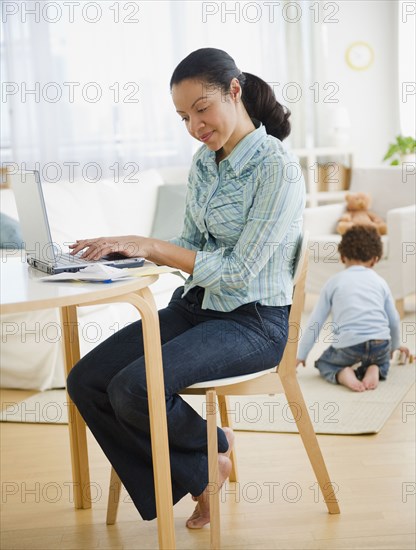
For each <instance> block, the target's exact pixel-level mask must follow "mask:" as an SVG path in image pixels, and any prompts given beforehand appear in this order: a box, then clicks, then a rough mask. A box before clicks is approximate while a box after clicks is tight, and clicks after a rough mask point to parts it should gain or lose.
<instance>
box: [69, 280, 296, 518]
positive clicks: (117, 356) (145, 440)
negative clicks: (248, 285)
mask: <svg viewBox="0 0 416 550" xmlns="http://www.w3.org/2000/svg"><path fill="white" fill-rule="evenodd" d="M182 293H183V287H180V288H178V289H176V290H175V292H174V293H173V295H172V298H171V301H170V303H169V304H168V306H167V307H166V308H165V309H162V310H160V311H159V322H160V332H161V341H162V358H163V372H164V383H165V393H166V411H167V423H168V437H169V449H170V464H171V476H172V494H173V501H174V503H176V502H178V501H179V500H180V499H181V498H182V497H184V496H185V495H186V494H187V493H191V494H192V495H199V494H201V493H202V492H203V490H204V489H205V487H206V485H207V483H208V460H207V434H206V421H205V420H203V419H202V418H201V416H200V415H199V414H197V413H196V412H195V410H194V409H193V408H192V407H191V406H190V405H188V404H187V403H186V402H185V401H184V400H183V399H182V398H181V397H180V396H179V395H178V392H179V391H180V390H181V389H183V388H185V387H187V386H190V385H191V384H194V383H196V382H202V381H206V380H213V379H217V378H227V377H229V376H237V375H243V374H247V373H252V372H256V371H260V370H264V369H268V368H269V367H270V368H273V367H274V366H275V365H277V364H278V363H279V361H280V359H281V357H282V355H283V351H284V347H285V345H286V341H287V336H288V334H287V333H288V310H289V307H288V306H281V307H269V306H261V305H259V304H258V303H254V302H253V303H250V304H246V305H243V306H241V307H239V308H237V309H235V310H234V311H231V312H226V313H225V312H218V311H213V310H202V309H201V303H202V298H203V294H204V289H203V288H200V287H196V288H193V289H192V290H190V291H189V293H188V294H187V295H186V296H185V297H184V298H181V294H182ZM67 388H68V393H69V395H70V396H71V399H72V400H73V401H74V403H75V404H76V406H77V407H78V410H79V412H80V413H81V415H82V416H83V418H84V420H85V422H86V423H87V425H88V427H89V428H90V430H91V432H92V433H93V435H94V437H95V438H96V440H97V441H98V443H99V445H100V446H101V448H102V449H103V451H104V453H105V454H106V456H107V458H108V459H109V461H110V462H111V464H112V465H113V467H114V469H115V470H116V472H117V473H118V475H119V477H120V479H121V481H122V482H123V484H124V486H125V488H126V489H127V491H128V493H129V495H130V497H131V498H132V500H133V502H134V504H135V506H136V508H137V510H138V511H139V513H140V515H141V516H142V517H143V519H146V520H151V519H154V518H155V517H156V503H155V494H154V480H153V468H152V453H151V443H150V424H149V411H148V401H147V388H146V377H145V363H144V350H143V339H142V326H141V321H137V322H135V323H132V324H131V325H129V326H127V327H125V328H123V329H122V330H120V331H119V332H117V333H116V334H114V335H113V336H111V337H110V338H108V339H107V340H105V341H104V342H102V343H101V344H100V345H99V346H97V347H96V348H95V349H94V350H92V351H91V352H90V353H88V354H87V355H86V356H85V357H83V358H82V359H81V360H80V361H79V362H78V363H77V364H76V365H75V366H74V367H73V369H72V370H71V372H70V374H69V376H68V381H67ZM227 449H228V442H227V439H226V437H225V434H224V432H223V430H221V429H220V428H218V451H219V452H222V453H223V452H225V451H227Z"/></svg>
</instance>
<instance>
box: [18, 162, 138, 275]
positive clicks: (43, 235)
mask: <svg viewBox="0 0 416 550" xmlns="http://www.w3.org/2000/svg"><path fill="white" fill-rule="evenodd" d="M10 182H11V186H12V189H13V192H14V197H15V201H16V206H17V212H18V214H19V221H20V226H21V231H22V235H23V240H24V245H25V249H26V259H27V262H28V263H29V264H30V265H31V266H32V267H35V268H36V269H39V270H40V271H44V272H45V273H51V274H54V273H62V272H64V271H72V272H75V271H79V270H80V269H83V268H84V267H87V266H89V265H92V264H97V263H98V264H105V265H110V266H113V267H120V268H123V267H140V266H142V265H143V263H144V258H142V257H136V258H127V257H126V256H123V255H122V254H118V253H112V254H108V255H107V256H103V257H102V258H100V259H99V260H94V261H86V260H84V259H82V258H80V255H81V253H79V254H78V255H74V256H73V255H71V254H69V253H68V252H64V251H63V250H62V249H61V247H60V246H58V245H57V244H56V243H54V242H53V241H52V237H51V232H50V227H49V221H48V214H47V212H46V207H45V200H44V196H43V190H42V184H41V181H40V175H39V172H38V171H37V170H27V171H24V172H23V171H22V172H16V173H14V174H10Z"/></svg>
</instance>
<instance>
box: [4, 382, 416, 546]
mask: <svg viewBox="0 0 416 550" xmlns="http://www.w3.org/2000/svg"><path fill="white" fill-rule="evenodd" d="M26 395H27V392H16V391H14V392H12V391H10V390H9V391H5V390H3V392H2V398H3V402H9V403H10V402H13V401H17V400H19V399H21V398H22V397H24V396H26ZM414 403H415V393H414V389H413V390H412V391H410V392H409V393H408V395H407V396H406V397H405V398H404V399H403V403H402V404H401V405H400V406H399V407H398V408H397V409H396V411H395V412H394V414H393V416H392V417H391V418H390V419H389V421H388V422H387V424H386V425H385V427H384V428H383V430H382V431H381V432H380V433H379V434H377V435H373V436H318V437H319V442H320V445H321V447H322V450H323V453H324V456H325V458H326V461H327V465H328V468H329V471H330V475H331V478H332V480H333V481H334V482H335V483H337V485H338V486H339V491H338V494H337V496H338V498H339V502H340V506H341V512H342V513H341V515H339V516H330V515H328V514H327V512H326V508H325V505H324V503H323V502H322V499H321V497H320V495H319V494H318V493H317V489H316V483H315V480H314V477H313V474H312V471H311V468H310V466H309V462H308V459H307V457H306V453H305V452H304V449H303V447H302V444H301V442H300V438H299V437H298V436H297V435H296V434H270V433H253V432H250V433H249V432H238V433H237V450H238V453H239V466H240V476H241V480H240V482H239V483H238V484H228V485H226V486H225V490H223V497H222V500H223V503H222V518H223V519H222V533H223V535H222V543H223V548H241V549H243V548H244V549H253V550H254V549H261V548H264V549H272V548H279V549H299V550H304V549H338V548H339V549H358V548H359V549H367V548H372V549H377V550H379V549H389V550H390V549H395V550H399V549H414V548H415V498H416V497H415V424H416V422H415V415H414V413H413V414H405V413H406V411H407V413H409V412H410V411H411V410H413V411H414ZM0 428H1V484H2V499H1V508H2V510H1V530H2V532H1V548H2V549H3V550H6V549H19V550H20V549H26V548H31V549H42V550H43V549H62V550H64V549H83V550H85V549H89V548H98V549H104V548H112V549H121V548H123V549H147V548H149V549H154V548H157V533H156V522H154V521H153V522H144V521H142V520H141V519H140V517H139V515H138V513H137V512H136V510H135V508H134V506H133V504H132V503H131V502H129V498H128V495H127V494H126V493H123V502H122V504H121V506H120V513H119V520H118V522H117V524H116V525H114V526H111V527H107V526H106V525H105V509H106V499H107V494H108V493H107V485H108V477H109V472H110V470H109V466H108V463H107V461H106V459H105V457H104V455H103V454H102V452H101V450H100V449H99V447H98V446H97V444H96V443H95V441H94V439H93V438H92V437H90V438H89V450H90V464H91V494H92V497H93V500H94V505H93V508H92V509H91V510H77V511H75V510H74V508H73V491H72V484H71V469H70V463H69V441H68V433H67V427H66V426H65V425H45V424H14V423H2V424H0ZM192 509H193V504H192V502H191V500H190V498H188V497H187V498H185V499H183V500H182V501H181V502H180V503H178V504H177V506H176V507H175V524H176V537H177V547H178V548H184V549H185V548H186V549H188V548H189V549H194V548H195V549H196V548H198V549H205V548H208V544H209V532H208V529H207V528H205V529H203V530H202V531H199V532H195V531H189V530H187V529H186V528H185V526H184V523H185V519H186V517H187V516H188V515H190V513H191V511H192Z"/></svg>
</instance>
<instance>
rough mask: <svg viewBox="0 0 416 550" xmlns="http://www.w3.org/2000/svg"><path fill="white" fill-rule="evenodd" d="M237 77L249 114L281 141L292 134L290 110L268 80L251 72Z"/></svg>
mask: <svg viewBox="0 0 416 550" xmlns="http://www.w3.org/2000/svg"><path fill="white" fill-rule="evenodd" d="M237 78H238V80H239V82H240V84H241V88H242V100H243V103H244V107H245V108H246V111H247V113H248V114H249V116H250V117H251V118H256V119H257V120H259V121H260V122H262V123H263V124H264V126H265V128H266V132H267V133H268V134H270V135H272V136H274V137H277V138H278V139H280V141H283V140H284V139H285V138H287V136H288V135H289V134H290V122H289V117H290V111H289V109H287V108H286V107H284V106H283V105H281V104H280V103H279V102H278V101H277V100H276V97H275V95H274V93H273V90H272V88H271V87H270V86H269V85H268V84H267V82H265V81H264V80H262V79H261V78H259V77H258V76H255V75H254V74H251V73H241V74H240V75H239V76H238V77H237Z"/></svg>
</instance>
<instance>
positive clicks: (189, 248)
mask: <svg viewBox="0 0 416 550" xmlns="http://www.w3.org/2000/svg"><path fill="white" fill-rule="evenodd" d="M170 85H171V92H172V98H173V103H174V105H175V108H176V111H177V112H178V114H179V115H180V117H181V119H182V120H183V121H184V123H185V126H186V129H187V130H188V132H189V133H190V134H191V135H192V136H193V137H194V138H195V139H197V140H198V141H200V142H201V143H202V146H201V147H200V148H199V149H198V151H197V152H196V154H195V155H194V158H193V162H192V167H191V171H190V176H189V182H188V192H187V200H186V212H185V220H184V226H183V231H182V234H181V236H180V237H178V238H175V239H172V240H171V241H170V242H165V241H161V240H157V239H151V238H144V237H140V236H134V235H128V236H123V237H112V238H97V239H89V240H80V241H77V242H76V243H75V244H73V245H71V248H72V253H74V254H75V253H78V252H79V251H82V250H84V253H83V257H84V258H85V259H89V260H90V259H98V258H100V257H101V256H102V255H104V254H108V253H110V252H121V253H124V254H125V255H126V256H143V257H144V258H146V259H148V260H150V261H153V262H155V263H157V264H164V265H169V266H172V267H176V268H179V269H181V270H182V271H185V272H187V273H189V277H188V279H187V280H186V282H185V285H184V287H180V288H178V289H176V291H175V292H174V293H173V295H172V298H171V301H170V303H169V305H168V306H167V307H166V308H165V309H162V310H160V311H159V321H160V331H161V340H162V354H163V370H164V381H165V392H166V409H167V422H168V432H169V445H170V460H171V474H172V491H173V500H174V502H175V503H176V502H177V501H178V500H180V499H181V498H182V497H183V496H185V495H186V494H188V493H190V494H191V495H192V496H193V498H194V500H195V501H197V505H196V508H195V511H194V512H193V514H192V516H191V517H190V518H189V519H188V521H187V526H188V527H189V528H193V529H197V528H200V527H202V526H203V525H205V524H206V523H208V522H209V506H208V498H207V483H208V459H207V435H206V423H205V421H204V420H203V419H202V418H201V417H200V416H199V415H198V414H197V413H196V412H195V411H194V409H192V408H191V407H190V406H189V405H188V404H187V403H186V402H185V401H183V400H182V398H181V397H180V396H179V395H178V393H177V392H179V391H180V390H181V389H183V388H185V387H187V386H189V385H192V384H194V383H197V382H202V381H206V380H212V379H218V378H226V377H229V376H238V375H243V374H248V373H251V372H255V371H259V370H265V369H267V368H268V367H270V368H272V367H273V366H275V365H276V364H277V363H278V362H279V361H280V358H281V356H282V354H283V350H284V347H285V344H286V340H287V330H288V306H289V304H290V303H291V300H292V269H293V263H294V256H295V253H296V245H297V243H298V241H299V238H300V235H301V229H302V212H303V209H304V203H305V185H304V181H303V177H302V174H301V170H300V167H299V164H298V162H297V160H296V159H295V158H294V157H293V156H292V155H291V154H290V153H288V151H287V150H286V148H285V147H284V146H283V144H282V141H283V140H284V139H285V138H286V137H287V136H288V135H289V133H290V123H289V121H288V118H289V115H290V113H289V112H287V111H286V109H285V108H283V107H282V106H281V105H280V104H279V103H278V102H277V101H276V99H275V97H274V94H273V91H272V89H271V88H270V87H269V86H268V84H267V83H266V82H264V81H263V80H261V79H259V78H258V77H256V76H253V75H251V74H249V73H243V72H241V71H240V70H239V69H238V68H237V67H236V65H235V62H234V60H233V59H232V58H231V57H230V56H229V55H228V54H227V53H225V52H224V51H222V50H217V49H214V48H204V49H201V50H197V51H195V52H193V53H191V54H190V55H189V56H188V57H186V58H185V59H184V60H183V61H182V62H181V63H180V64H179V65H178V66H177V67H176V69H175V71H174V73H173V75H172V78H171V83H170ZM68 392H69V394H70V396H71V398H72V399H73V401H74V402H75V404H76V405H77V407H78V409H79V411H80V413H81V414H82V416H83V417H84V419H85V421H86V423H87V425H88V426H89V428H90V429H91V431H92V433H93V434H94V436H95V437H96V439H97V441H98V442H99V444H100V445H101V447H102V449H103V451H104V452H105V454H106V455H107V457H108V458H109V460H110V462H111V463H112V465H113V467H114V468H115V470H116V471H117V473H118V475H119V477H120V479H121V481H122V482H123V484H124V486H125V487H126V489H127V491H128V492H129V494H130V496H131V498H132V500H133V502H134V503H135V505H136V507H137V509H138V511H139V512H140V514H141V516H142V517H143V518H144V519H147V520H151V519H153V518H155V516H156V506H155V495H154V484H153V473H152V460H151V444H150V435H149V431H150V428H149V412H148V403H147V392H146V379H145V366H144V350H143V343H142V336H141V321H138V322H137V323H134V324H132V325H129V326H128V327H126V328H124V329H122V330H120V331H119V332H118V333H116V334H114V335H113V336H111V337H110V338H109V339H108V340H106V341H105V342H103V343H102V344H100V345H99V346H98V347H97V348H95V349H94V350H93V351H92V352H90V353H89V354H88V355H86V356H85V357H83V358H82V359H81V360H80V361H79V363H78V364H77V365H75V367H74V368H73V369H72V371H71V373H70V375H69V378H68ZM232 443H233V433H232V431H231V430H230V429H227V428H225V429H224V430H223V429H220V428H218V450H219V453H220V455H219V475H220V481H221V482H224V481H225V479H226V478H227V477H228V475H229V473H230V469H231V462H230V459H229V454H230V452H231V446H232Z"/></svg>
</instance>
